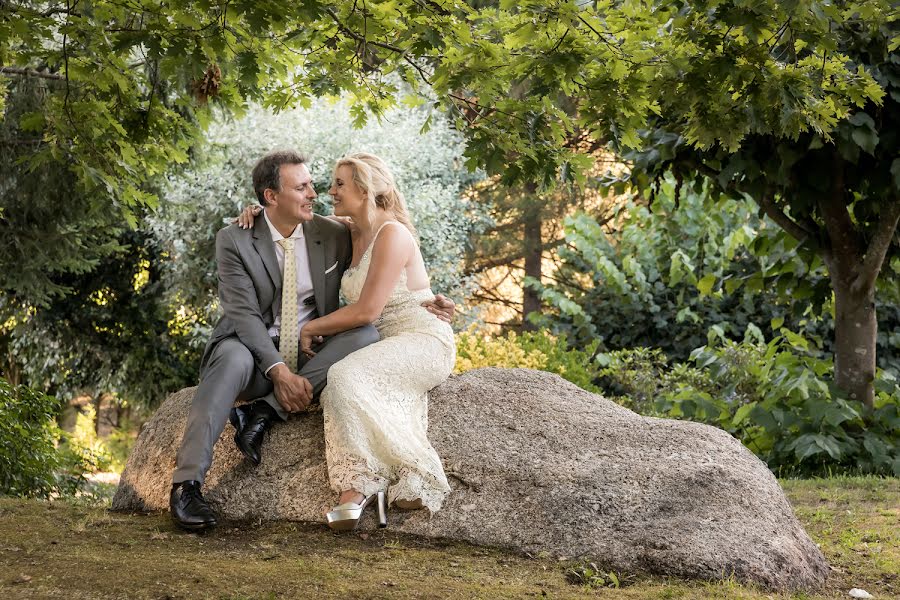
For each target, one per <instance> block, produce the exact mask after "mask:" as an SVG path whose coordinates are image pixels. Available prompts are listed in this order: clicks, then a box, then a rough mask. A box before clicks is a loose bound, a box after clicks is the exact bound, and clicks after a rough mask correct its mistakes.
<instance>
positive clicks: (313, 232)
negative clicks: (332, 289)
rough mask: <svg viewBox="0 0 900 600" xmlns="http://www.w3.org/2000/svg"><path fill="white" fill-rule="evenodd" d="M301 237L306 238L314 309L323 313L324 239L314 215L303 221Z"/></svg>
mask: <svg viewBox="0 0 900 600" xmlns="http://www.w3.org/2000/svg"><path fill="white" fill-rule="evenodd" d="M303 237H304V238H305V239H306V255H307V256H308V257H309V274H310V277H311V278H312V285H313V295H314V296H315V297H316V311H317V312H318V313H319V316H323V315H325V314H326V313H325V241H324V240H323V239H322V234H321V231H319V225H318V224H317V223H316V217H313V220H312V221H306V222H305V223H303Z"/></svg>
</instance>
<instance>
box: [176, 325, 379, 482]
mask: <svg viewBox="0 0 900 600" xmlns="http://www.w3.org/2000/svg"><path fill="white" fill-rule="evenodd" d="M378 339H379V336H378V331H377V330H376V329H375V328H374V327H373V326H371V325H366V326H364V327H358V328H356V329H351V330H350V331H344V332H342V333H339V334H337V335H334V336H332V337H330V338H328V339H326V340H325V342H324V343H323V344H321V345H320V346H318V347H317V348H316V349H315V350H316V355H315V356H314V357H313V358H311V359H309V360H308V361H306V363H305V364H303V365H302V366H301V367H300V370H299V372H298V374H299V375H302V376H303V377H306V378H307V379H308V380H309V382H310V384H312V387H313V395H314V396H315V397H316V398H318V397H319V394H321V392H322V390H323V389H324V388H325V384H326V382H327V376H328V369H329V368H331V365H333V364H334V363H336V362H338V361H339V360H341V359H342V358H344V357H345V356H347V355H348V354H351V353H353V352H355V351H356V350H359V349H360V348H363V347H365V346H368V345H369V344H372V343H374V342H377V341H378ZM303 358H304V357H303V355H302V354H301V360H303ZM255 398H263V399H265V400H266V401H267V402H268V403H269V404H270V405H272V407H273V408H274V409H275V411H276V412H277V413H278V416H279V417H281V419H282V420H286V419H287V417H288V414H287V412H285V410H284V409H283V408H282V407H281V405H280V404H279V403H278V400H276V399H275V394H274V393H273V388H272V382H271V381H270V380H269V379H267V378H266V376H265V375H264V374H263V373H262V372H260V371H259V369H257V368H256V365H255V364H254V361H253V356H252V355H251V354H250V350H248V349H247V347H246V346H244V345H243V344H242V343H241V341H240V340H239V339H238V338H237V337H231V338H226V339H224V340H222V341H221V342H219V343H218V344H217V345H216V347H215V349H214V350H213V351H212V354H211V355H210V357H209V360H208V362H207V364H206V368H205V369H204V371H203V374H202V378H201V380H200V385H199V387H198V388H197V392H196V393H195V394H194V400H193V403H192V404H191V410H190V413H189V414H188V419H187V424H186V426H185V430H184V437H183V438H182V440H181V447H180V448H179V450H178V455H177V457H176V462H175V472H174V473H173V474H172V482H173V483H178V482H181V481H189V480H194V481H199V482H201V483H202V482H203V480H204V479H205V477H206V472H207V471H208V470H209V466H210V465H211V464H212V454H213V446H214V445H215V443H216V442H217V441H218V439H219V436H220V435H222V431H223V430H224V429H225V423H227V422H228V414H229V413H230V412H231V408H232V406H233V405H234V402H235V400H251V399H255Z"/></svg>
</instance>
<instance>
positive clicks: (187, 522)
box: [169, 481, 216, 531]
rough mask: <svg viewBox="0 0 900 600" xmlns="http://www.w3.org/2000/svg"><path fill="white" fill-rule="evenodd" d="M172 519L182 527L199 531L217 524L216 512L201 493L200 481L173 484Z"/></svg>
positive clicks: (171, 497) (170, 503)
mask: <svg viewBox="0 0 900 600" xmlns="http://www.w3.org/2000/svg"><path fill="white" fill-rule="evenodd" d="M169 511H170V512H171V513H172V520H173V521H175V524H176V525H178V526H179V527H181V528H182V529H187V530H188V531H199V530H201V529H209V528H210V527H215V525H216V514H215V513H214V512H213V510H212V508H210V506H209V504H207V502H206V500H205V499H204V498H203V494H201V493H200V482H199V481H182V482H180V483H176V484H174V485H173V486H172V493H171V494H170V495H169Z"/></svg>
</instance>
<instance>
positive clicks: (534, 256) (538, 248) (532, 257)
mask: <svg viewBox="0 0 900 600" xmlns="http://www.w3.org/2000/svg"><path fill="white" fill-rule="evenodd" d="M536 191H537V187H536V186H535V185H534V184H528V185H527V186H526V188H525V193H526V194H527V196H528V198H527V199H526V206H525V215H524V221H525V223H524V225H525V236H524V242H525V276H526V277H532V278H534V279H536V280H538V281H540V280H541V259H542V256H543V252H542V250H543V248H542V245H541V225H542V224H543V221H542V220H541V206H540V203H539V201H538V199H537V198H535V197H534V194H535V192H536ZM540 311H541V297H540V294H539V292H538V291H537V290H534V289H532V288H530V287H526V286H523V287H522V330H523V331H534V330H535V329H536V327H535V326H534V324H533V323H531V321H529V320H528V314H529V313H532V312H540Z"/></svg>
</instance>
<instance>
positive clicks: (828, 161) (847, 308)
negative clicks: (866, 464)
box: [634, 2, 900, 405]
mask: <svg viewBox="0 0 900 600" xmlns="http://www.w3.org/2000/svg"><path fill="white" fill-rule="evenodd" d="M821 10H823V11H826V14H828V15H829V17H830V18H831V19H833V20H834V22H835V27H834V28H833V30H832V32H831V35H830V36H829V37H828V38H823V39H822V40H819V42H818V43H819V44H820V46H821V47H822V48H825V49H828V50H830V51H831V52H832V53H835V54H838V55H842V56H846V57H847V58H846V60H847V62H848V65H849V66H850V67H851V68H854V69H857V70H858V72H859V73H868V74H870V75H871V76H872V77H873V78H874V79H875V81H877V85H878V86H879V90H878V93H872V94H871V95H870V99H869V100H868V101H867V102H865V103H864V104H862V105H861V107H860V108H861V110H855V111H852V114H849V116H847V118H844V119H841V120H840V121H839V122H837V123H836V127H834V128H833V130H831V132H830V133H828V132H826V131H806V132H805V131H802V130H800V129H798V130H797V131H796V132H795V133H794V134H793V135H791V136H781V135H778V133H777V132H775V131H771V130H770V129H769V128H767V127H765V125H764V124H762V123H760V122H758V120H757V118H756V115H755V113H754V111H753V110H751V109H752V108H754V107H752V106H744V107H741V106H736V107H734V108H735V109H737V110H738V111H741V112H745V113H746V114H747V115H748V118H749V119H748V123H747V125H746V127H745V130H744V131H743V134H742V135H741V136H740V137H736V138H735V139H734V140H733V141H732V142H731V143H707V144H703V145H700V146H697V145H693V146H692V145H690V144H687V143H685V142H686V141H687V139H688V138H689V137H690V136H691V135H692V134H691V129H692V127H693V126H694V125H693V124H692V122H691V120H690V119H683V118H681V119H680V118H678V117H677V116H676V115H678V112H677V111H671V110H669V107H668V106H667V104H668V102H665V101H664V102H663V106H662V109H663V110H662V112H663V114H664V115H672V117H660V118H658V119H656V120H655V121H654V127H653V128H652V129H651V130H648V132H647V134H646V140H647V143H646V146H645V150H644V151H643V152H641V153H636V154H635V155H634V160H635V162H634V167H635V172H636V182H637V183H638V185H639V186H641V187H647V186H648V185H650V181H651V180H656V181H658V180H659V177H661V176H662V174H663V173H665V172H666V171H669V170H671V171H673V172H674V173H676V175H677V176H678V177H679V178H683V179H688V180H698V181H699V179H705V180H706V181H708V182H709V183H710V185H711V186H712V187H713V189H714V190H715V191H716V192H717V193H722V194H727V195H730V196H733V197H735V198H742V197H746V198H749V199H752V201H754V202H756V204H757V205H758V206H759V209H760V210H761V211H762V212H764V213H765V214H766V215H768V216H769V217H770V218H771V219H772V221H774V222H775V223H778V225H780V226H781V227H782V228H783V229H784V231H785V232H787V233H788V234H789V235H790V236H792V237H793V238H795V239H796V240H797V241H799V242H801V243H802V245H803V246H802V250H801V256H803V257H804V258H805V261H804V264H803V265H801V266H800V268H797V269H793V270H787V271H782V272H778V273H777V274H773V275H770V276H769V277H765V278H763V279H762V280H761V279H759V278H750V279H749V281H748V283H750V284H752V285H753V286H754V288H753V289H756V290H759V289H762V287H764V286H769V285H776V284H777V283H778V281H777V280H782V282H783V283H782V284H781V285H782V286H784V285H789V286H790V287H791V288H793V289H800V288H802V287H803V286H802V284H801V283H799V282H798V280H802V279H804V278H806V277H807V274H808V273H809V272H810V271H815V269H816V265H817V264H819V262H820V261H821V262H824V263H825V265H826V266H827V270H828V276H829V278H828V281H829V283H830V289H829V288H824V286H819V287H818V288H814V289H813V290H812V291H814V292H815V296H817V302H818V304H819V305H821V304H822V303H823V300H824V299H825V298H823V292H824V294H827V296H830V295H831V294H832V293H833V294H834V304H833V308H834V336H835V344H834V356H835V381H836V383H837V385H838V386H839V387H840V388H842V389H844V390H845V391H847V392H848V393H849V394H850V396H851V397H852V398H856V399H860V400H863V401H864V402H866V403H867V404H870V405H871V404H872V402H873V398H874V395H873V394H874V391H873V381H874V380H875V367H876V343H877V314H876V297H875V296H876V289H877V281H878V278H879V275H880V274H882V273H883V274H884V279H885V281H886V282H887V281H892V282H894V283H893V284H892V285H894V286H896V281H897V277H898V275H900V264H897V261H896V259H895V264H891V262H890V261H891V257H898V256H900V237H898V235H897V223H898V220H900V158H898V156H900V53H898V46H900V35H898V34H900V23H898V21H897V10H896V7H894V8H891V7H890V6H888V5H886V4H879V3H877V2H873V3H870V4H868V5H867V6H865V7H863V6H859V7H856V6H853V5H847V4H845V3H836V4H835V5H834V6H831V7H822V8H821ZM793 26H794V25H793V22H792V21H790V20H788V21H786V22H785V23H784V25H783V27H782V28H781V29H780V30H779V31H778V32H777V34H778V35H777V36H775V37H774V38H773V39H771V40H769V41H768V45H769V49H768V52H769V53H770V54H772V55H775V56H778V57H782V60H784V61H785V62H786V63H788V64H796V63H802V62H804V61H810V60H812V58H813V54H812V53H811V50H810V48H809V46H808V45H806V44H805V43H802V40H799V39H798V38H797V37H796V36H795V32H794V30H793ZM710 66H711V65H710ZM824 75H825V74H824V72H823V73H821V74H820V75H818V79H822V78H823V77H824ZM685 83H686V85H687V86H692V87H693V86H696V85H697V84H698V83H699V82H696V81H691V80H688V81H686V82H685ZM747 85H748V86H755V83H752V82H750V81H748V82H747ZM804 85H806V84H805V83H800V82H798V83H797V84H795V86H796V87H800V86H804ZM673 97H674V98H677V97H678V94H675V95H673ZM675 101H676V102H677V100H675ZM723 117H724V115H723ZM780 118H781V119H782V120H783V121H784V122H787V123H790V122H793V121H795V120H797V119H798V118H800V117H799V115H798V113H797V109H796V107H793V106H782V107H781V114H780ZM885 263H887V264H888V268H887V269H885V270H884V271H882V266H883V265H885ZM889 285H890V284H889Z"/></svg>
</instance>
